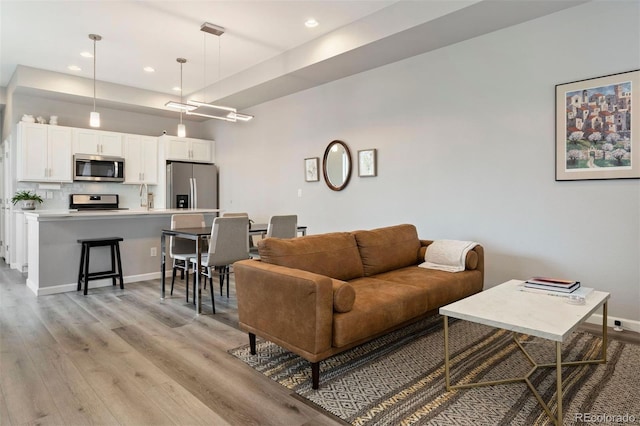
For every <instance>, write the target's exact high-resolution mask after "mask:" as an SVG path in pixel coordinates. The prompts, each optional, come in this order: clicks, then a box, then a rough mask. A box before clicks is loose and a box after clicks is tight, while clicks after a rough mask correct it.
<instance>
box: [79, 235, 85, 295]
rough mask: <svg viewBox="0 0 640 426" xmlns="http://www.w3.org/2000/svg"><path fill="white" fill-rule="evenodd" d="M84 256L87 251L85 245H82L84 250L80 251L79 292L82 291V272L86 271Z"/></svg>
mask: <svg viewBox="0 0 640 426" xmlns="http://www.w3.org/2000/svg"><path fill="white" fill-rule="evenodd" d="M84 256H85V249H84V244H82V248H81V249H80V268H78V291H80V290H82V271H83V270H84Z"/></svg>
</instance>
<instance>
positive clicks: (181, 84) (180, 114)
mask: <svg viewBox="0 0 640 426" xmlns="http://www.w3.org/2000/svg"><path fill="white" fill-rule="evenodd" d="M180 103H182V62H180ZM180 124H182V109H180Z"/></svg>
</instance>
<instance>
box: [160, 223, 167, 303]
mask: <svg viewBox="0 0 640 426" xmlns="http://www.w3.org/2000/svg"><path fill="white" fill-rule="evenodd" d="M166 239H167V236H166V235H165V233H164V232H163V233H162V236H161V237H160V282H161V283H162V286H161V291H160V300H164V284H165V283H164V282H165V279H164V275H165V271H166V255H165V249H166Z"/></svg>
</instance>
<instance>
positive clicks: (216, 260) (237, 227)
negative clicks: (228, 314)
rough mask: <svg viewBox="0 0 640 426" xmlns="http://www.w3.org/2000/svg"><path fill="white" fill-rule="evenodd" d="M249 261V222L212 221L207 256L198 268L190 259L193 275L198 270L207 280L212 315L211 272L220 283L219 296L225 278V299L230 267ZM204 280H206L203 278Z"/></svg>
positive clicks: (238, 219)
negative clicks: (216, 275) (235, 263)
mask: <svg viewBox="0 0 640 426" xmlns="http://www.w3.org/2000/svg"><path fill="white" fill-rule="evenodd" d="M244 259H249V221H248V220H247V217H245V216H235V217H233V216H232V217H217V218H215V219H214V220H213V227H212V228H211V237H210V239H209V249H208V250H207V254H206V255H203V256H202V259H201V262H200V268H198V267H197V265H196V262H197V261H196V260H195V259H193V258H192V259H191V263H192V264H193V271H194V280H195V273H196V271H198V270H199V272H200V273H202V274H203V275H204V276H205V277H207V278H209V282H210V284H211V285H210V290H211V306H212V307H213V313H214V314H215V313H216V307H215V304H214V299H213V282H212V277H213V271H218V279H219V281H220V295H221V296H222V287H224V282H225V277H226V281H227V297H229V274H230V266H231V264H233V262H236V261H238V260H244ZM205 279H206V278H205Z"/></svg>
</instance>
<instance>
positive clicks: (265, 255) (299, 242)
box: [258, 232, 364, 281]
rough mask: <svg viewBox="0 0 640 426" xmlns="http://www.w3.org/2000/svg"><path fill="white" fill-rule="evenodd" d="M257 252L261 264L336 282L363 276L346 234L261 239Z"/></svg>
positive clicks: (334, 233)
mask: <svg viewBox="0 0 640 426" xmlns="http://www.w3.org/2000/svg"><path fill="white" fill-rule="evenodd" d="M258 253H259V254H260V259H261V260H262V261H263V262H266V263H272V264H274V265H280V266H286V267H289V268H295V269H302V270H303V271H309V272H314V273H316V274H321V275H325V276H327V277H330V278H334V279H337V280H343V281H349V280H352V279H354V278H360V277H362V276H363V273H364V271H363V268H362V261H361V260H360V253H359V252H358V246H357V245H356V240H355V238H354V236H353V235H352V234H351V233H349V232H333V233H329V234H319V235H307V236H305V237H298V238H290V239H281V238H265V239H264V240H261V241H259V242H258Z"/></svg>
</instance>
